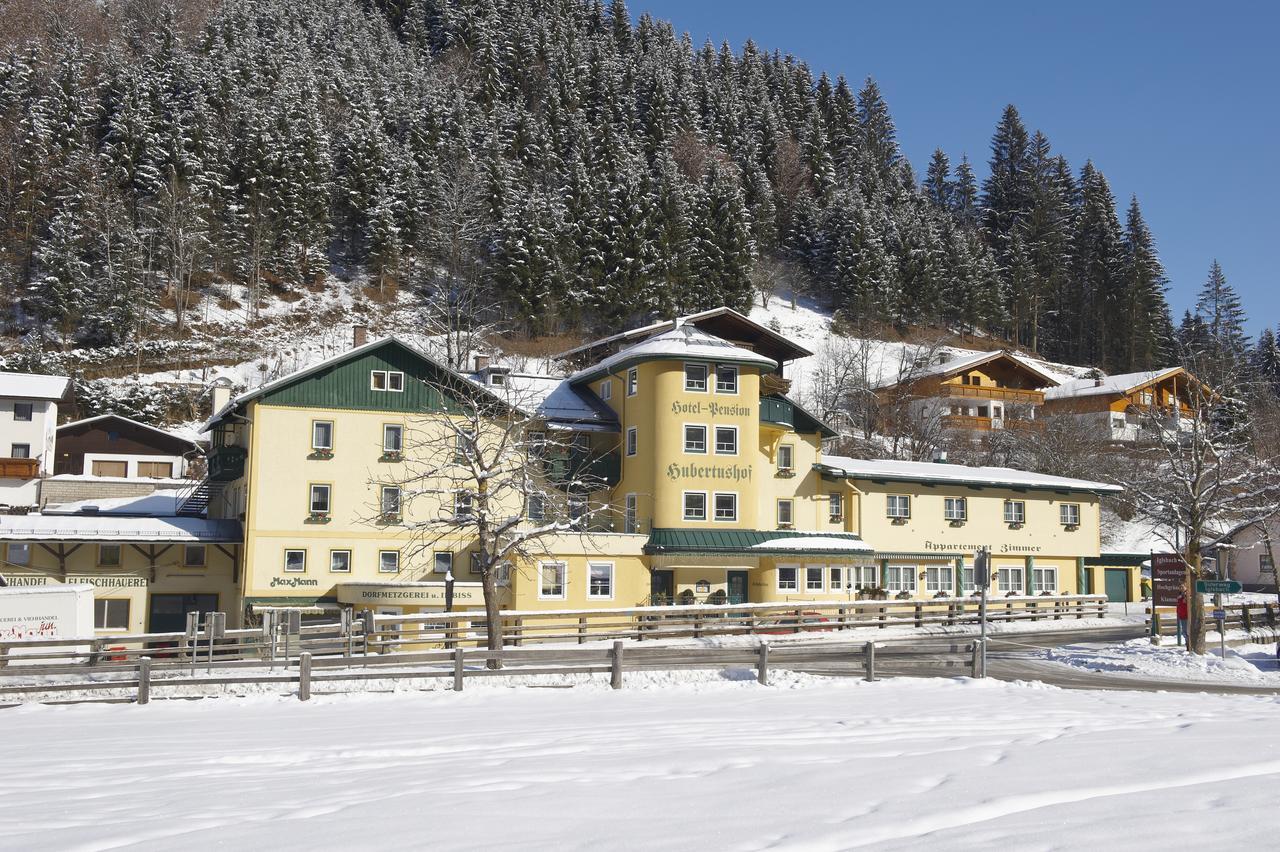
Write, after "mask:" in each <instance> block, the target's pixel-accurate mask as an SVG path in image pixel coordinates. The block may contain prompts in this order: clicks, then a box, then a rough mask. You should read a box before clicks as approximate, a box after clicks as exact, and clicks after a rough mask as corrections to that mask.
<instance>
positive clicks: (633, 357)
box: [568, 324, 778, 384]
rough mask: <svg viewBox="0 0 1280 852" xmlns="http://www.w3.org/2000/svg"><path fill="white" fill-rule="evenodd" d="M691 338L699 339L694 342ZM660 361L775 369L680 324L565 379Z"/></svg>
mask: <svg viewBox="0 0 1280 852" xmlns="http://www.w3.org/2000/svg"><path fill="white" fill-rule="evenodd" d="M694 335H698V336H699V337H700V338H701V339H695V338H694V337H693V336H694ZM663 359H673V360H684V361H696V362H704V361H705V362H722V363H735V364H751V365H755V366H759V367H765V368H767V369H770V370H776V369H777V368H778V362H777V361H775V360H773V359H772V358H769V357H766V356H764V355H761V354H760V353H758V352H752V351H751V350H750V349H744V348H742V347H741V346H738V345H736V344H733V343H730V342H729V341H727V340H725V339H724V338H722V337H717V336H716V335H714V334H712V333H710V332H708V331H703V330H702V329H700V328H698V327H697V326H692V325H684V324H681V325H677V326H676V327H675V328H672V329H670V330H668V331H664V332H661V333H659V334H655V335H653V336H652V337H649V338H646V339H645V340H642V341H641V342H639V343H636V344H634V345H632V346H628V347H627V348H626V349H623V350H621V351H620V352H615V353H614V354H613V355H610V356H609V357H608V358H605V359H604V360H603V361H601V362H600V363H598V364H595V365H594V366H591V367H586V368H584V369H582V370H579V371H578V372H576V373H574V374H573V375H571V376H569V379H568V380H569V382H570V383H572V384H579V383H581V382H586V381H591V380H592V379H596V378H600V377H602V376H607V375H611V374H612V373H613V372H614V371H616V370H621V369H625V368H626V367H629V366H631V365H632V364H637V363H641V362H643V361H657V360H663Z"/></svg>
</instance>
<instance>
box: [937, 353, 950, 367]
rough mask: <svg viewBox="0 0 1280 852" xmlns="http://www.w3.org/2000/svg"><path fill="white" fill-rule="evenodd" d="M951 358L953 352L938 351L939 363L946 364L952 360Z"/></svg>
mask: <svg viewBox="0 0 1280 852" xmlns="http://www.w3.org/2000/svg"><path fill="white" fill-rule="evenodd" d="M950 360H951V353H950V352H939V353H938V363H939V364H945V363H947V362H948V361H950Z"/></svg>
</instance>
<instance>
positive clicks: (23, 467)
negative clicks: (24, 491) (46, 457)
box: [0, 458, 40, 479]
mask: <svg viewBox="0 0 1280 852" xmlns="http://www.w3.org/2000/svg"><path fill="white" fill-rule="evenodd" d="M39 475H40V459H15V458H0V478H3V479H35V478H36V477H37V476H39Z"/></svg>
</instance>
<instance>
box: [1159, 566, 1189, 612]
mask: <svg viewBox="0 0 1280 852" xmlns="http://www.w3.org/2000/svg"><path fill="white" fill-rule="evenodd" d="M1186 582H1187V564H1186V563H1185V562H1183V561H1182V557H1181V556H1179V555H1178V554H1176V553H1153V554H1151V597H1152V602H1153V603H1154V604H1155V605H1156V606H1177V605H1178V597H1179V596H1180V595H1181V594H1182V590H1183V587H1184V586H1185V584H1186Z"/></svg>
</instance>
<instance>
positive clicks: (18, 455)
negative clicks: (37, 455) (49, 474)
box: [9, 444, 31, 459]
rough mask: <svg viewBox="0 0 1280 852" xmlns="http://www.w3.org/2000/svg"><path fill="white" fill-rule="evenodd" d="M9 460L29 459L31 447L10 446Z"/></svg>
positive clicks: (25, 445) (24, 445)
mask: <svg viewBox="0 0 1280 852" xmlns="http://www.w3.org/2000/svg"><path fill="white" fill-rule="evenodd" d="M9 458H11V459H29V458H31V445H30V444H10V445H9Z"/></svg>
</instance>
